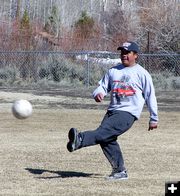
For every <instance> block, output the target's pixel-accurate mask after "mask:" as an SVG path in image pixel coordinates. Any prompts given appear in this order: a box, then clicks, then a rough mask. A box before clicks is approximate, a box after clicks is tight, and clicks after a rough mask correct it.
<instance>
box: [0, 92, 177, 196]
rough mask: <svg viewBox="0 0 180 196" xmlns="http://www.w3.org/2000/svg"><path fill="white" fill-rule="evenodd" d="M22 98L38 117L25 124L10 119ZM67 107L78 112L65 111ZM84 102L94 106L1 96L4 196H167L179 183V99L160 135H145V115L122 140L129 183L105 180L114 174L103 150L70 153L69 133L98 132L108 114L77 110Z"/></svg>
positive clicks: (165, 113)
mask: <svg viewBox="0 0 180 196" xmlns="http://www.w3.org/2000/svg"><path fill="white" fill-rule="evenodd" d="M18 98H25V99H28V100H30V101H31V102H32V104H33V108H34V113H33V115H32V116H31V117H30V118H28V119H26V120H17V119H15V118H14V117H13V116H12V114H11V104H12V101H13V100H15V99H18ZM83 99H84V100H83ZM162 100H164V99H162ZM68 101H69V103H71V104H72V105H71V106H73V105H74V108H75V109H71V108H66V107H64V105H63V104H64V103H65V102H66V103H67V102H68ZM82 101H84V102H86V103H87V105H89V106H90V105H91V106H92V103H94V101H93V100H91V99H86V98H81V97H65V96H60V95H59V96H48V95H41V96H40V95H32V94H30V93H9V92H2V91H1V103H0V108H1V109H0V117H1V118H0V124H1V126H0V145H1V148H0V195H3V196H6V195H15V196H16V195H23V196H28V195H47V196H50V195H55V196H56V195H57V196H63V195H73V196H74V195H77V196H86V195H90V196H96V195H98V196H99V195H102V196H104V195H109V196H110V195H111V196H117V195H121V196H164V192H165V182H166V181H176V180H178V181H179V180H180V167H179V166H180V112H179V111H178V110H177V108H178V104H177V103H178V102H177V101H179V99H178V100H177V99H176V100H175V105H174V106H173V107H174V110H173V108H172V110H169V109H168V110H160V111H159V117H160V123H159V128H158V129H157V130H155V131H151V132H148V131H147V127H148V112H147V111H146V110H144V112H143V113H142V116H141V119H140V120H139V121H138V122H136V123H135V124H134V126H133V127H132V128H131V129H130V130H129V131H128V132H126V133H125V134H124V135H122V136H120V137H119V139H118V141H119V143H120V144H121V148H122V151H123V153H124V159H125V163H126V167H127V169H128V174H129V179H128V180H126V181H107V180H105V176H107V175H109V173H110V172H111V168H110V165H109V163H108V162H107V160H106V159H105V157H104V155H103V153H102V151H101V149H100V147H99V146H93V147H88V148H83V149H81V150H79V151H75V152H73V153H69V152H68V151H67V150H66V143H67V133H68V130H69V128H71V127H76V128H78V129H79V130H90V129H95V128H96V127H97V126H98V125H99V123H100V122H101V120H102V118H103V116H104V114H105V109H104V108H102V109H93V108H92V109H88V108H87V109H85V108H84V109H78V107H75V106H76V105H78V104H80V103H81V102H82ZM176 102H177V103H176ZM107 103H108V101H105V102H104V103H103V104H104V105H106V104H107ZM176 105H177V107H176ZM78 106H79V105H78ZM160 106H161V108H163V105H162V103H160ZM96 107H97V105H96V106H95V108H96ZM164 107H165V104H164ZM166 107H167V105H166Z"/></svg>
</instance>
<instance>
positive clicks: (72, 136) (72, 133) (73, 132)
mask: <svg viewBox="0 0 180 196" xmlns="http://www.w3.org/2000/svg"><path fill="white" fill-rule="evenodd" d="M76 137H77V130H76V129H75V128H71V129H70V130H69V134H68V138H69V142H68V144H67V148H68V150H69V151H70V152H72V151H74V149H75V142H76ZM70 146H71V148H70Z"/></svg>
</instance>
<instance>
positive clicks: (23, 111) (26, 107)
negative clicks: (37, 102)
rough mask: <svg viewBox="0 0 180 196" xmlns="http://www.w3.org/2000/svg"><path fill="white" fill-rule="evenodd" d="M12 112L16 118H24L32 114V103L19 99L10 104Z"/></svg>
mask: <svg viewBox="0 0 180 196" xmlns="http://www.w3.org/2000/svg"><path fill="white" fill-rule="evenodd" d="M12 113H13V115H14V116H15V117H16V118H18V119H25V118H28V117H29V116H31V115H32V105H31V103H30V102H29V101H27V100H24V99H20V100H16V101H15V102H14V103H13V105H12Z"/></svg>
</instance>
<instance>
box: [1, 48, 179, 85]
mask: <svg viewBox="0 0 180 196" xmlns="http://www.w3.org/2000/svg"><path fill="white" fill-rule="evenodd" d="M179 57H180V55H179V54H140V55H139V59H138V62H139V64H140V65H142V66H143V67H144V68H145V69H147V70H148V71H149V72H150V73H151V74H152V77H153V80H154V82H155V85H156V87H158V88H161V89H167V88H168V87H169V88H173V89H179V88H180V81H179V80H180V77H179V76H180V58H179ZM119 62H120V58H119V54H117V53H111V52H104V51H102V52H100V51H93V52H53V51H33V52H0V86H8V85H10V86H13V85H30V84H32V83H33V84H45V85H50V84H58V85H61V84H68V85H69V84H70V85H73V84H75V85H86V86H88V87H89V86H93V85H97V82H98V81H99V80H100V79H101V77H102V76H103V74H104V73H105V72H106V71H107V69H108V68H110V67H112V66H114V65H116V64H117V63H119Z"/></svg>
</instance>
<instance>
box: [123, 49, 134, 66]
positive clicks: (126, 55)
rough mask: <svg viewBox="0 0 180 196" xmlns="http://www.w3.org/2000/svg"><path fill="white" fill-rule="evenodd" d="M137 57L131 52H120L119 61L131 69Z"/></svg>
mask: <svg viewBox="0 0 180 196" xmlns="http://www.w3.org/2000/svg"><path fill="white" fill-rule="evenodd" d="M137 57H138V55H137V54H136V53H135V52H133V51H128V50H121V61H122V64H123V65H124V66H126V67H131V66H133V65H134V64H135V63H136V59H137Z"/></svg>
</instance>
